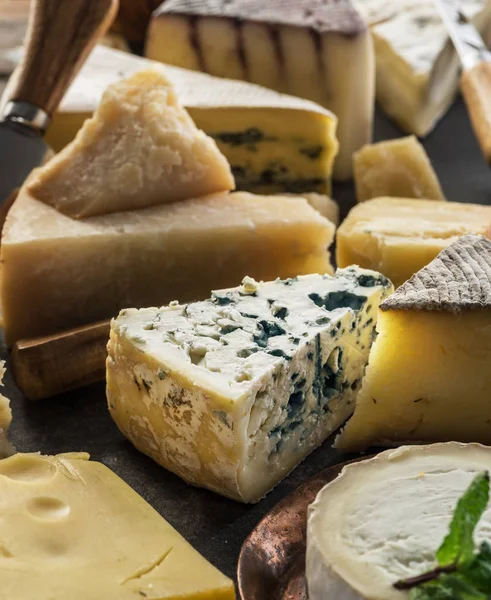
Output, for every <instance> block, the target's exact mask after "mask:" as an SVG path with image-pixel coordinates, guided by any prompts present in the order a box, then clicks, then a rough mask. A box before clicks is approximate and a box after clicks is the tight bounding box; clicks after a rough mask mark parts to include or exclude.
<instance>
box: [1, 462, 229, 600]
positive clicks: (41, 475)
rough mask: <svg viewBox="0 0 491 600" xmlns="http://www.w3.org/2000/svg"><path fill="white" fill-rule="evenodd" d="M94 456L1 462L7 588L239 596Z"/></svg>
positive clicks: (40, 599)
mask: <svg viewBox="0 0 491 600" xmlns="http://www.w3.org/2000/svg"><path fill="white" fill-rule="evenodd" d="M88 458H89V456H88V454H83V453H75V452H74V453H70V454H59V455H57V456H42V455H40V454H16V455H15V456H12V457H10V458H7V459H4V460H2V461H0V490H1V498H2V502H1V505H0V515H1V519H2V560H1V561H0V577H1V581H2V583H1V595H2V597H3V598H12V599H13V598H15V599H16V600H31V599H32V598H36V599H37V600H54V599H57V600H58V599H60V600H61V599H62V598H67V599H68V598H69V599H70V600H102V599H104V600H136V599H140V598H149V599H151V598H155V599H157V598H158V599H159V600H181V599H184V598H185V599H186V600H188V599H189V600H212V599H213V600H234V598H235V592H234V585H233V583H232V581H230V579H228V578H227V577H225V576H224V575H222V574H221V573H219V572H218V571H217V570H216V569H215V568H214V567H213V566H212V565H210V564H209V563H208V562H207V561H206V560H205V559H204V558H203V557H202V556H200V555H199V554H198V553H197V552H196V550H194V549H193V548H192V547H191V546H190V545H189V544H188V543H187V542H186V540H184V538H182V537H181V536H180V535H179V534H178V533H177V531H176V530H175V529H173V528H172V527H171V526H170V525H169V524H168V523H167V522H166V521H164V519H163V518H162V517H161V516H160V515H159V514H158V513H157V512H156V511H155V510H154V509H153V508H152V507H151V506H150V505H149V504H147V503H146V502H145V500H143V498H141V497H140V496H139V495H138V494H137V493H136V492H135V491H133V490H132V489H131V488H130V487H129V486H128V485H127V484H126V483H124V482H123V481H122V480H121V479H120V478H119V477H117V476H116V475H115V474H114V473H113V472H112V471H110V470H109V469H108V468H107V467H105V466H104V465H102V464H100V463H97V462H92V461H89V460H88Z"/></svg>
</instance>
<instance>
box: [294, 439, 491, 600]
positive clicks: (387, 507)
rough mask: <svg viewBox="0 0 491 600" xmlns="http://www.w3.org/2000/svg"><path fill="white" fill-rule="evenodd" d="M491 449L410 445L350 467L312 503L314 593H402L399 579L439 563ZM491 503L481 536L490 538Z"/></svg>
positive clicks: (353, 596) (322, 598) (325, 597)
mask: <svg viewBox="0 0 491 600" xmlns="http://www.w3.org/2000/svg"><path fill="white" fill-rule="evenodd" d="M490 464H491V448H488V447H485V446H480V445H479V444H458V443H455V442H449V443H446V444H433V445H428V446H406V447H403V448H399V449H398V450H388V451H386V452H382V453H381V454H379V455H378V456H376V457H375V458H371V459H368V460H364V461H361V462H357V463H354V464H350V465H348V466H346V467H344V469H343V471H342V472H341V475H340V476H339V477H338V478H337V479H335V480H334V481H333V482H332V483H330V484H328V485H327V486H325V487H324V488H323V489H322V490H321V492H319V494H318V495H317V498H316V500H315V502H314V503H313V504H311V506H310V507H309V513H308V525H307V560H306V563H307V564H306V574H307V584H308V591H309V600H365V599H367V598H369V599H371V600H374V599H376V600H404V599H407V597H408V593H407V592H406V591H404V592H403V591H398V590H396V589H395V588H394V587H393V584H394V583H395V582H396V581H399V580H400V579H405V578H408V577H414V576H416V575H420V574H421V573H423V572H425V571H428V570H430V569H432V568H434V567H436V566H437V565H436V561H435V553H436V551H437V549H438V547H439V546H440V544H441V543H442V542H443V539H444V537H445V536H446V534H447V533H448V527H449V524H450V521H451V518H452V514H453V511H454V509H455V507H456V505H457V502H458V500H459V499H460V498H461V496H462V494H463V493H464V492H465V490H466V489H467V488H468V486H469V485H470V483H471V481H472V480H473V478H474V477H475V475H476V474H477V472H480V471H484V470H485V471H489V465H490ZM490 528H491V508H488V509H487V510H486V512H485V513H484V515H483V517H482V519H481V520H480V522H479V525H478V527H477V531H476V541H477V543H481V542H482V541H484V540H486V539H489V529H490Z"/></svg>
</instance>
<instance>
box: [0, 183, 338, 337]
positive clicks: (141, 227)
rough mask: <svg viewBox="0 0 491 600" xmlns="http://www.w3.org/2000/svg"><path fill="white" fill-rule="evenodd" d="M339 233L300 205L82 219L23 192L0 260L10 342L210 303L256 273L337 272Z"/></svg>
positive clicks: (181, 207) (207, 207)
mask: <svg viewBox="0 0 491 600" xmlns="http://www.w3.org/2000/svg"><path fill="white" fill-rule="evenodd" d="M334 230H335V226H334V225H333V223H331V222H330V221H328V220H327V219H325V218H324V217H322V216H321V215H320V214H319V213H318V212H317V211H316V210H315V209H313V208H311V207H310V206H309V204H308V203H307V201H306V200H305V199H304V198H298V197H281V196H280V197H277V196H254V195H253V194H249V193H247V192H237V193H234V194H230V195H227V194H224V193H223V194H215V195H211V196H208V197H207V198H198V199H195V200H188V201H183V202H176V203H173V204H167V205H162V206H158V207H153V208H148V209H144V210H140V211H130V212H126V213H114V214H112V215H105V216H99V217H91V218H87V219H79V220H77V219H71V218H70V217H67V216H65V215H63V214H62V213H59V212H57V211H56V210H55V209H54V208H52V207H50V206H48V205H46V204H44V203H42V202H39V201H38V200H35V199H34V198H32V197H31V196H30V195H29V194H28V193H27V192H26V191H25V190H22V191H21V193H20V195H19V197H18V199H17V200H16V202H15V204H14V206H13V207H12V209H11V211H10V212H9V214H8V216H7V220H6V223H5V225H4V229H3V240H2V246H1V252H0V260H1V261H2V269H1V272H0V296H1V303H2V307H3V313H4V327H5V339H6V341H7V344H8V345H12V344H13V343H14V342H15V341H16V340H18V339H20V338H29V337H35V336H39V335H44V334H50V333H54V332H56V331H60V330H63V329H67V328H70V327H74V326H77V325H83V324H86V323H90V322H93V321H97V320H99V319H106V318H109V317H113V316H115V315H116V314H117V313H118V312H119V310H120V309H122V308H125V307H128V306H135V307H138V308H140V307H144V306H160V305H163V304H165V303H168V302H170V301H172V300H175V299H178V300H181V301H183V302H186V301H192V300H199V299H203V298H207V297H208V296H209V295H210V292H211V290H212V289H219V288H222V287H227V286H231V285H234V284H235V283H236V282H237V280H238V279H239V280H240V279H241V278H242V277H244V276H245V275H248V274H249V275H251V276H253V277H255V278H256V279H265V280H268V279H274V278H276V277H291V276H295V275H301V274H308V273H316V272H320V273H324V272H330V271H331V265H330V260H329V252H328V250H327V249H328V247H329V245H330V244H331V242H332V240H333V237H334Z"/></svg>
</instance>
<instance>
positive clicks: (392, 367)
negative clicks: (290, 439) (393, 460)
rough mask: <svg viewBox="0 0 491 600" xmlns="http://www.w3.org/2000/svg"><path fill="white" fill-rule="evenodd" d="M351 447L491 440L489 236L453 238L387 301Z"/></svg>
mask: <svg viewBox="0 0 491 600" xmlns="http://www.w3.org/2000/svg"><path fill="white" fill-rule="evenodd" d="M377 330H378V332H379V335H378V337H377V339H376V341H375V343H374V345H373V348H372V352H371V354H370V362H369V366H368V368H367V373H366V377H365V380H364V383H363V386H362V389H361V391H360V394H359V396H358V399H357V407H356V411H355V414H354V416H353V418H352V419H351V420H350V421H349V422H348V424H347V426H346V428H345V430H344V431H343V433H342V434H341V435H340V437H339V439H338V441H337V444H338V446H339V447H341V448H343V449H346V450H354V449H357V450H358V449H364V448H366V447H367V446H370V445H377V444H379V443H385V442H387V441H389V442H396V443H401V442H408V441H414V442H430V441H447V440H458V441H463V442H470V441H477V442H482V443H485V444H491V418H490V414H489V398H490V397H491V373H490V369H489V365H490V364H491V241H489V240H488V239H486V238H484V237H482V236H474V235H468V236H464V237H462V238H461V239H460V240H458V241H457V242H455V243H454V244H452V245H451V246H450V247H449V248H447V249H446V250H444V251H443V252H441V253H440V255H439V256H438V257H437V258H436V259H435V260H434V261H433V262H432V263H430V264H429V265H428V266H427V267H425V268H424V269H422V270H421V271H420V272H419V273H417V274H416V275H415V276H414V277H412V278H411V279H410V280H409V281H408V282H406V283H405V284H403V285H402V286H401V287H400V288H399V289H398V290H397V291H396V292H395V293H394V294H393V295H392V296H390V297H389V298H388V299H387V301H386V302H384V303H383V304H382V305H381V311H380V314H379V321H378V325H377Z"/></svg>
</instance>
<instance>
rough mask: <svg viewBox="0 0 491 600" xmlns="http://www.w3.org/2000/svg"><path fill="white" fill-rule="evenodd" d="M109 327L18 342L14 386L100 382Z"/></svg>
mask: <svg viewBox="0 0 491 600" xmlns="http://www.w3.org/2000/svg"><path fill="white" fill-rule="evenodd" d="M69 1H71V0H69ZM109 330H110V324H109V321H101V322H100V323H94V324H92V325H86V326H84V327H78V328H77V329H72V330H70V331H65V332H62V333H59V334H57V335H53V336H49V337H43V338H36V339H33V340H22V341H19V342H17V343H16V344H15V346H14V348H13V350H12V355H11V365H12V370H13V375H14V379H15V381H16V383H17V386H18V387H19V389H20V390H21V392H22V393H23V394H24V396H26V398H28V399H29V400H41V399H42V398H48V397H49V396H55V395H56V394H61V393H63V392H68V391H70V390H74V389H76V388H79V387H83V386H84V385H89V384H91V383H96V382H98V381H103V380H104V378H105V375H106V356H107V351H106V346H107V342H108V340H109Z"/></svg>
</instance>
